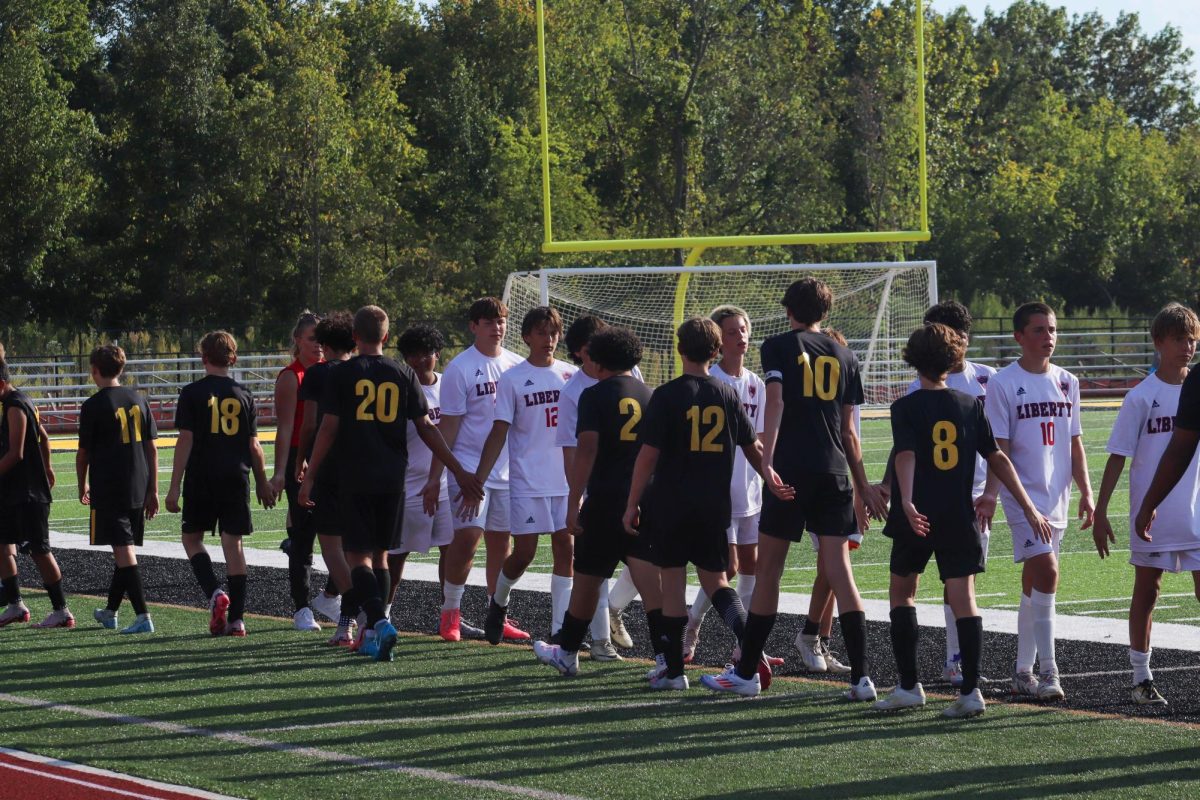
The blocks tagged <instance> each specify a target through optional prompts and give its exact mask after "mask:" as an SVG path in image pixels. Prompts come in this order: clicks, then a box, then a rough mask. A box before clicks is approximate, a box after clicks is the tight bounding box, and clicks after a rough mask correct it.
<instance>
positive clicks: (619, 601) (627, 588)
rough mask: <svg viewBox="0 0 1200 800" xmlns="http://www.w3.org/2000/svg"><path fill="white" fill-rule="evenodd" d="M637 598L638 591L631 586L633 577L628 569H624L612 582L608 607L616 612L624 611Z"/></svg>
mask: <svg viewBox="0 0 1200 800" xmlns="http://www.w3.org/2000/svg"><path fill="white" fill-rule="evenodd" d="M637 596H638V590H637V587H636V586H634V585H633V576H632V575H630V574H629V567H626V568H625V569H623V570H621V574H620V575H618V576H617V579H616V581H614V582H613V585H612V591H611V592H609V595H608V606H609V608H615V609H616V610H617V611H624V610H625V606H627V605H629V604H630V603H632V602H633V599H634V598H635V597H637Z"/></svg>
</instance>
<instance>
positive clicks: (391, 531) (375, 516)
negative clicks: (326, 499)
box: [339, 489, 404, 553]
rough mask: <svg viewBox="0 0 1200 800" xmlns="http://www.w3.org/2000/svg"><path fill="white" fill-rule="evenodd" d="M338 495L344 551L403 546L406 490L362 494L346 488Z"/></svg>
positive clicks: (391, 548) (360, 551) (364, 551)
mask: <svg viewBox="0 0 1200 800" xmlns="http://www.w3.org/2000/svg"><path fill="white" fill-rule="evenodd" d="M339 499H340V501H341V502H340V505H341V511H342V520H343V523H342V550H343V551H344V552H347V553H374V552H376V551H378V550H398V549H400V542H401V532H402V531H403V529H404V492H394V493H372V494H360V493H356V492H350V491H346V490H345V489H343V490H342V494H341V497H340V498H339Z"/></svg>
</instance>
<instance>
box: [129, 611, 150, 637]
mask: <svg viewBox="0 0 1200 800" xmlns="http://www.w3.org/2000/svg"><path fill="white" fill-rule="evenodd" d="M121 633H154V620H152V619H150V615H149V614H138V615H137V619H135V620H134V621H133V624H132V625H130V626H129V627H126V628H121Z"/></svg>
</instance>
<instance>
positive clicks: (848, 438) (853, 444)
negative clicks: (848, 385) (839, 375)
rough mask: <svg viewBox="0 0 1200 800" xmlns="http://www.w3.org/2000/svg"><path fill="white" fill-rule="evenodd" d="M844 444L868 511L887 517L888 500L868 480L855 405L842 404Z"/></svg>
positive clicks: (876, 516)
mask: <svg viewBox="0 0 1200 800" xmlns="http://www.w3.org/2000/svg"><path fill="white" fill-rule="evenodd" d="M842 444H843V446H844V447H845V448H846V461H848V462H849V463H850V477H851V478H853V479H854V488H855V489H856V490H857V491H858V494H859V496H860V497H861V498H862V501H863V505H865V506H866V507H867V513H869V514H870V515H871V516H873V517H875V519H887V513H888V508H887V500H886V499H884V496H883V492H881V491H879V487H878V486H872V485H871V484H870V483H868V482H867V469H866V467H864V466H863V460H862V443H861V442H859V439H858V430H856V429H855V427H854V406H850V405H844V406H842Z"/></svg>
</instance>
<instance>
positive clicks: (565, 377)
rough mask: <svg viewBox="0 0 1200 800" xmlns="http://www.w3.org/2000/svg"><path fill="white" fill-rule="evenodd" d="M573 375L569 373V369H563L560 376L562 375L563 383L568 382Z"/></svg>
mask: <svg viewBox="0 0 1200 800" xmlns="http://www.w3.org/2000/svg"><path fill="white" fill-rule="evenodd" d="M573 374H574V373H573V372H571V370H569V369H564V370H563V374H562V375H563V380H564V381H569V380H571V376H572V375H573Z"/></svg>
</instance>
